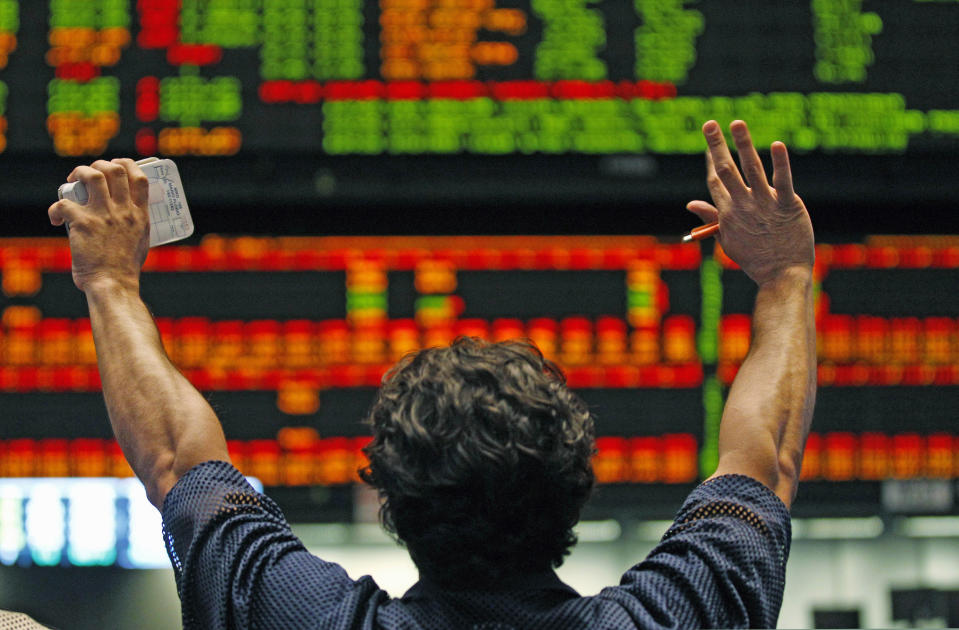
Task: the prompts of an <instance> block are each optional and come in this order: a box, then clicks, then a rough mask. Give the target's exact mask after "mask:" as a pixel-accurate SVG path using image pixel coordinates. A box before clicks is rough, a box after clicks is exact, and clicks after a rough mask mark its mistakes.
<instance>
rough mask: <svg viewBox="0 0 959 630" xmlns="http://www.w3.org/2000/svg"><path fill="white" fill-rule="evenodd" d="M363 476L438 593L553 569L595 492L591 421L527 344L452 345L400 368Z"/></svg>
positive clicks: (393, 374)
mask: <svg viewBox="0 0 959 630" xmlns="http://www.w3.org/2000/svg"><path fill="white" fill-rule="evenodd" d="M366 422H367V423H368V424H370V425H371V426H372V430H373V440H372V442H370V444H369V445H368V446H367V447H366V448H365V449H364V452H365V453H366V455H367V457H368V458H369V465H368V466H367V467H366V468H364V469H362V470H360V476H361V478H362V479H363V480H364V481H366V482H367V483H368V484H370V485H371V486H373V487H374V488H376V489H377V490H378V491H379V494H380V497H381V499H382V501H383V503H382V507H381V509H380V517H381V519H382V521H383V525H384V527H385V528H386V530H387V531H388V532H390V533H391V534H393V535H394V536H395V537H396V538H397V539H398V540H399V541H400V542H402V543H404V544H405V545H406V547H407V548H408V550H409V553H410V556H411V557H412V559H413V561H414V562H415V563H416V565H417V567H418V568H419V570H420V574H421V575H422V576H423V577H424V578H426V579H429V580H431V581H433V582H436V583H440V584H443V585H444V586H445V587H447V588H469V587H476V586H478V585H483V584H490V583H492V582H494V581H496V580H498V579H500V578H502V577H505V576H508V575H512V574H517V573H531V572H540V571H546V570H549V569H550V568H551V567H558V566H560V565H561V564H562V562H563V557H564V556H565V555H567V554H568V553H569V549H570V547H572V546H573V545H574V544H576V536H575V535H574V534H573V526H574V525H575V524H576V522H577V521H578V520H579V514H580V510H581V509H582V507H583V504H584V503H585V502H586V500H587V499H588V498H589V495H590V492H591V491H592V488H593V482H594V479H593V468H592V463H591V457H592V455H593V452H594V438H595V436H594V428H593V419H592V417H591V416H590V413H589V411H588V410H587V408H586V405H585V404H584V403H583V401H582V400H580V398H579V397H578V396H576V395H575V394H574V393H573V392H571V391H570V390H569V389H567V387H566V379H565V376H564V375H563V373H562V371H561V370H560V369H559V367H557V366H556V365H555V364H554V363H553V362H551V361H549V360H548V359H546V358H544V357H543V355H542V353H541V352H540V351H539V349H538V348H536V346H535V345H533V344H532V343H530V342H526V341H508V342H501V343H489V342H486V341H483V340H481V339H476V338H470V337H460V338H458V339H457V340H456V341H454V342H453V344H452V345H451V346H450V347H448V348H429V349H425V350H421V351H419V352H418V353H415V354H411V355H409V356H407V357H405V358H404V359H403V360H401V361H400V362H399V363H398V364H397V365H396V366H395V367H393V368H392V369H391V370H390V371H389V372H388V373H387V374H386V376H384V378H383V385H382V387H381V388H380V390H379V393H378V395H377V398H376V401H375V402H374V403H373V406H372V408H371V409H370V413H369V416H368V418H367V420H366Z"/></svg>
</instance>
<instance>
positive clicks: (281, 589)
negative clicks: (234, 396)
mask: <svg viewBox="0 0 959 630" xmlns="http://www.w3.org/2000/svg"><path fill="white" fill-rule="evenodd" d="M162 514H163V539H164V542H165V543H166V548H167V553H168V554H169V556H170V562H171V563H172V564H173V571H174V574H175V576H176V584H177V593H178V594H179V596H180V602H181V604H182V608H183V625H184V627H185V628H249V627H256V628H284V629H293V628H302V627H318V626H320V625H322V624H323V621H324V620H327V621H330V620H332V619H337V620H338V621H339V622H340V623H343V622H346V623H347V624H351V622H353V621H358V620H359V619H360V618H362V617H363V616H364V615H368V614H369V612H370V610H371V606H370V604H372V603H374V601H375V600H378V599H380V598H385V597H386V594H385V593H384V592H383V591H380V590H379V589H378V587H377V586H376V584H375V583H374V582H373V580H372V579H371V578H369V577H368V576H367V577H363V578H361V579H359V580H357V581H353V580H352V579H350V577H349V576H348V575H347V574H346V571H344V570H343V568H342V567H340V566H339V565H337V564H334V563H331V562H325V561H323V560H321V559H320V558H317V557H316V556H314V555H312V554H310V553H309V552H308V551H307V550H306V548H305V547H304V546H303V543H302V542H301V541H300V540H299V539H298V538H297V537H296V536H294V535H293V532H292V530H291V529H290V526H289V524H288V523H287V522H286V519H285V518H284V516H283V513H282V512H281V511H280V508H279V507H278V506H277V505H276V503H274V502H273V501H272V500H271V499H270V498H269V497H267V496H265V495H262V494H260V493H258V492H256V491H255V490H254V489H253V487H252V486H250V484H249V483H247V481H246V479H245V478H244V477H243V475H242V474H241V473H240V472H239V471H238V470H237V469H236V468H234V467H233V466H231V465H230V464H228V463H227V462H222V461H211V462H205V463H203V464H199V465H198V466H195V467H194V468H192V469H191V470H190V471H189V472H187V474H185V475H184V476H183V477H181V478H180V480H179V481H178V482H177V484H176V485H175V486H174V488H173V490H171V491H170V493H169V494H168V495H167V497H166V499H165V500H164V503H163V510H162Z"/></svg>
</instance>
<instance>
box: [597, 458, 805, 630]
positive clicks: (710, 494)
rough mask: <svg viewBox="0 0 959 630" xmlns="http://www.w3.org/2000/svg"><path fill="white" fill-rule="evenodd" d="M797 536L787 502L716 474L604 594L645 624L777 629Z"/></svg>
mask: <svg viewBox="0 0 959 630" xmlns="http://www.w3.org/2000/svg"><path fill="white" fill-rule="evenodd" d="M791 535H792V534H791V523H790V519H789V512H788V510H787V509H786V506H785V505H784V504H783V502H782V501H781V500H780V499H779V497H777V496H776V495H775V494H774V493H773V492H772V491H771V490H769V489H768V488H767V487H766V486H764V485H763V484H761V483H759V482H758V481H756V480H755V479H752V478H751V477H746V476H743V475H724V476H721V477H716V478H714V479H711V480H709V481H707V482H706V483H704V484H702V485H700V486H699V487H697V488H696V489H695V490H694V491H693V492H692V493H691V494H690V495H689V497H688V498H687V499H686V501H685V503H684V504H683V507H682V508H681V509H680V511H679V514H678V515H677V517H676V520H675V521H674V523H673V525H672V526H671V527H670V528H669V530H667V532H666V534H665V535H664V536H663V538H662V540H661V541H660V543H659V544H658V545H657V546H656V547H655V548H654V549H653V550H652V551H651V552H650V554H649V556H647V557H646V559H645V560H644V561H643V562H641V563H640V564H638V565H636V566H634V567H632V568H631V569H629V570H628V571H627V572H626V573H625V574H624V575H623V577H622V580H621V581H620V585H619V586H616V587H610V588H607V589H604V590H603V591H602V592H601V593H600V594H599V597H600V598H604V599H607V600H613V601H615V602H617V603H618V604H619V605H620V606H621V607H622V608H623V609H625V611H626V612H627V614H629V615H630V616H631V617H633V619H634V621H635V622H636V623H637V625H638V626H639V627H643V626H647V625H656V626H662V627H674V628H694V627H703V628H709V627H712V628H772V627H775V626H776V620H777V618H778V617H779V609H780V607H781V605H782V597H783V588H784V586H785V575H786V560H787V559H788V557H789V546H790V542H791Z"/></svg>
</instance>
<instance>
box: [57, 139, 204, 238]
mask: <svg viewBox="0 0 959 630" xmlns="http://www.w3.org/2000/svg"><path fill="white" fill-rule="evenodd" d="M137 164H138V165H139V166H140V168H141V169H142V170H143V173H144V174H145V175H146V176H147V179H148V180H149V182H150V195H149V204H150V247H156V246H157V245H164V244H166V243H172V242H173V241H178V240H180V239H183V238H186V237H188V236H190V235H191V234H193V217H191V216H190V208H189V206H187V203H186V195H185V194H184V193H183V182H182V181H181V180H180V172H179V171H178V170H177V167H176V164H174V163H173V160H161V159H158V158H155V157H152V158H146V159H143V160H140V161H138V162H137ZM57 196H58V197H59V198H60V199H70V200H71V201H75V202H77V203H79V204H85V203H86V202H87V200H88V199H89V197H88V195H87V190H86V187H85V186H84V185H83V182H71V183H69V184H63V185H62V186H60V188H59V190H58V191H57Z"/></svg>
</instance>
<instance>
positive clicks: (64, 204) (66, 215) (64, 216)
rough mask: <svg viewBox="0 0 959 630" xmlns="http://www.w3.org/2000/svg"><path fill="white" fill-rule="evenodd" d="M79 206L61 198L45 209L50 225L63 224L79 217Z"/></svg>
mask: <svg viewBox="0 0 959 630" xmlns="http://www.w3.org/2000/svg"><path fill="white" fill-rule="evenodd" d="M80 212H81V210H80V208H79V206H77V204H75V203H73V202H71V201H69V200H67V199H61V200H60V201H58V202H56V203H54V204H53V205H52V206H50V208H49V209H47V215H48V216H49V217H50V223H51V224H52V225H63V224H64V223H69V222H71V221H73V220H75V219H77V218H79V217H80Z"/></svg>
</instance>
